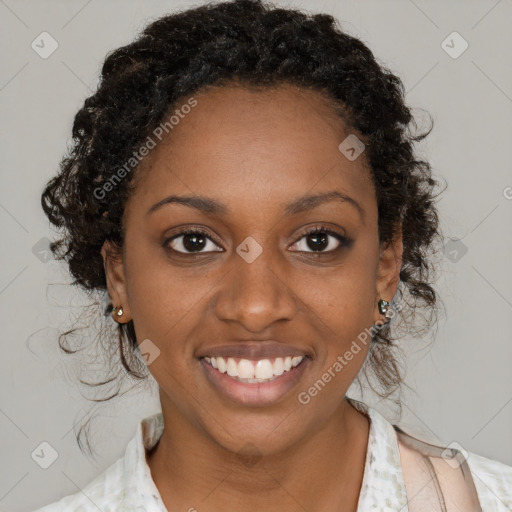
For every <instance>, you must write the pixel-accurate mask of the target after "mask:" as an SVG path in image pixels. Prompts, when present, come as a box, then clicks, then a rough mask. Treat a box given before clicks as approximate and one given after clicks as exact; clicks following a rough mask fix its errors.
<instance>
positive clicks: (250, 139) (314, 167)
mask: <svg viewBox="0 0 512 512" xmlns="http://www.w3.org/2000/svg"><path fill="white" fill-rule="evenodd" d="M193 97H194V99H195V100H196V101H197V104H196V105H195V106H194V107H193V108H191V109H188V108H187V109H186V110H184V111H187V112H188V113H186V114H184V113H181V115H180V116H175V117H174V124H173V127H172V129H170V130H169V133H168V134H167V135H165V136H164V137H163V138H162V141H161V142H159V143H158V144H157V145H156V147H155V148H154V149H152V150H151V152H150V154H149V155H148V156H147V157H146V161H145V162H144V168H145V170H144V174H143V175H142V178H141V179H140V182H139V183H138V185H137V189H136V191H135V193H134V196H136V197H137V204H141V203H142V204H144V205H146V204H147V203H148V202H156V201H158V200H159V199H162V198H163V197H165V194H168V195H170V194H177V193H183V194H187V195H191V194H192V195H193V194H198V195H208V196H212V197H215V198H218V199H219V200H220V201H222V202H224V203H230V202H233V201H236V200H237V199H240V200H242V201H243V202H244V203H245V204H248V203H251V201H252V200H254V201H258V202H259V204H260V205H264V204H265V202H266V201H269V200H272V203H273V204H278V203H282V202H286V200H287V199H288V198H290V197H291V196H298V195H302V194H304V193H305V192H307V191H309V192H322V191H325V190H332V189H333V188H336V189H338V190H340V191H342V192H344V193H347V194H349V195H351V196H357V197H358V198H359V201H360V202H363V203H365V202H368V201H371V200H372V198H373V185H372V182H371V179H370V174H369V171H368V168H367V164H366V160H365V158H364V153H363V154H362V155H361V156H360V157H359V158H357V159H356V160H354V161H350V160H348V159H347V158H346V157H345V156H344V155H343V154H342V153H341V152H340V150H339V145H340V143H341V142H342V141H343V140H344V139H345V138H346V137H347V136H348V135H349V134H350V133H351V132H350V130H348V129H347V127H346V125H345V123H344V121H343V120H342V118H340V117H339V116H338V115H337V114H336V112H335V111H334V109H333V107H332V106H331V105H330V103H329V101H328V100H327V99H326V98H325V97H323V96H322V95H321V94H320V93H318V92H316V91H311V90H307V89H300V88H298V87H295V86H293V85H280V86H277V87H274V88H271V89H262V88H247V87H244V86H223V87H215V88H210V89H208V90H205V91H203V92H199V93H197V94H194V95H193ZM186 102H187V98H185V99H184V100H183V104H185V103H186ZM174 110H175V111H176V110H178V111H180V103H178V104H177V105H175V107H174ZM176 121H177V122H176Z"/></svg>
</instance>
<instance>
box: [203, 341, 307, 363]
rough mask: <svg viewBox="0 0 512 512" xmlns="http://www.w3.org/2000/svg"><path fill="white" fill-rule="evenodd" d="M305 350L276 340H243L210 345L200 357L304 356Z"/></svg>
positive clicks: (258, 357)
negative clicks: (227, 343) (230, 343)
mask: <svg viewBox="0 0 512 512" xmlns="http://www.w3.org/2000/svg"><path fill="white" fill-rule="evenodd" d="M307 355H308V354H307V352H306V351H305V350H301V349H299V348H296V347H292V346H290V345H287V344H286V343H279V342H277V341H272V340H267V341H245V342H243V343H236V344H232V345H221V346H216V347H211V348H209V349H205V350H204V351H202V353H201V355H200V356H199V357H200V358H201V357H237V358H241V359H273V358H276V357H287V356H290V357H295V356H306V357H307Z"/></svg>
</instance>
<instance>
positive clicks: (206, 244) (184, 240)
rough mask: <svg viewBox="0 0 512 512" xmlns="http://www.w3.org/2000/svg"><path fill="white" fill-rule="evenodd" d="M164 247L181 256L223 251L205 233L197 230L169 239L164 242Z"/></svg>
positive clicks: (183, 232)
mask: <svg viewBox="0 0 512 512" xmlns="http://www.w3.org/2000/svg"><path fill="white" fill-rule="evenodd" d="M164 246H165V247H167V248H170V249H171V250H172V251H175V252H178V253H181V254H204V253H207V252H221V251H222V249H219V248H218V246H217V245H216V244H215V243H214V242H213V240H212V239H211V238H210V237H209V236H208V235H207V234H206V233H205V232H204V231H202V230H200V229H197V228H194V229H187V230H184V231H181V232H180V233H178V234H177V235H174V236H173V237H172V238H168V239H167V240H166V241H165V242H164ZM216 247H217V249H216ZM205 249H206V250H205Z"/></svg>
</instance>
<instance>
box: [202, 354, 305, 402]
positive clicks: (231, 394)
mask: <svg viewBox="0 0 512 512" xmlns="http://www.w3.org/2000/svg"><path fill="white" fill-rule="evenodd" d="M310 362H311V360H310V358H309V357H305V358H304V359H303V360H302V361H301V362H300V364H299V365H298V366H296V367H294V368H292V369H291V370H289V371H287V372H284V373H283V374H282V375H279V376H277V377H276V378H275V379H274V380H272V381H269V382H262V383H258V382H255V383H251V384H246V383H244V382H239V381H237V380H234V379H232V378H231V377H230V376H229V375H228V374H227V373H221V372H219V371H218V370H217V369H215V368H214V367H213V366H212V365H211V364H209V363H207V362H206V361H205V360H204V359H200V363H201V366H202V368H203V370H204V372H205V373H206V377H207V379H208V380H209V381H210V383H211V384H213V386H214V387H215V389H216V390H217V391H219V392H220V393H221V394H222V395H224V396H225V397H226V398H229V399H230V400H232V401H233V402H236V403H239V404H241V405H252V406H262V405H270V404H273V403H275V402H277V401H278V400H280V399H282V398H283V397H284V396H285V395H287V394H288V393H289V392H290V391H291V390H292V389H293V388H294V387H295V386H296V384H297V383H298V382H299V380H300V379H301V377H302V375H303V374H304V371H305V370H306V368H307V367H308V366H309V363H310Z"/></svg>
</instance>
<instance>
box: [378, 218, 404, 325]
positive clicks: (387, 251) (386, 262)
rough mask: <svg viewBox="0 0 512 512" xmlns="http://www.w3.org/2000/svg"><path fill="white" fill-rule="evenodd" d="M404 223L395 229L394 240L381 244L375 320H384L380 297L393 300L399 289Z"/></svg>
mask: <svg viewBox="0 0 512 512" xmlns="http://www.w3.org/2000/svg"><path fill="white" fill-rule="evenodd" d="M402 253H403V243H402V225H401V224H399V225H398V226H397V228H396V229H395V234H394V236H393V240H391V241H390V242H388V243H387V244H386V245H384V246H381V249H380V256H379V265H378V268H377V282H376V293H377V296H376V298H375V309H374V319H373V322H374V323H376V322H377V321H382V320H383V316H382V314H381V313H380V312H379V308H378V306H377V304H378V302H379V300H380V299H384V300H387V301H388V302H391V300H392V299H393V297H394V296H395V294H396V291H397V289H398V283H399V282H400V270H401V268H402Z"/></svg>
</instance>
